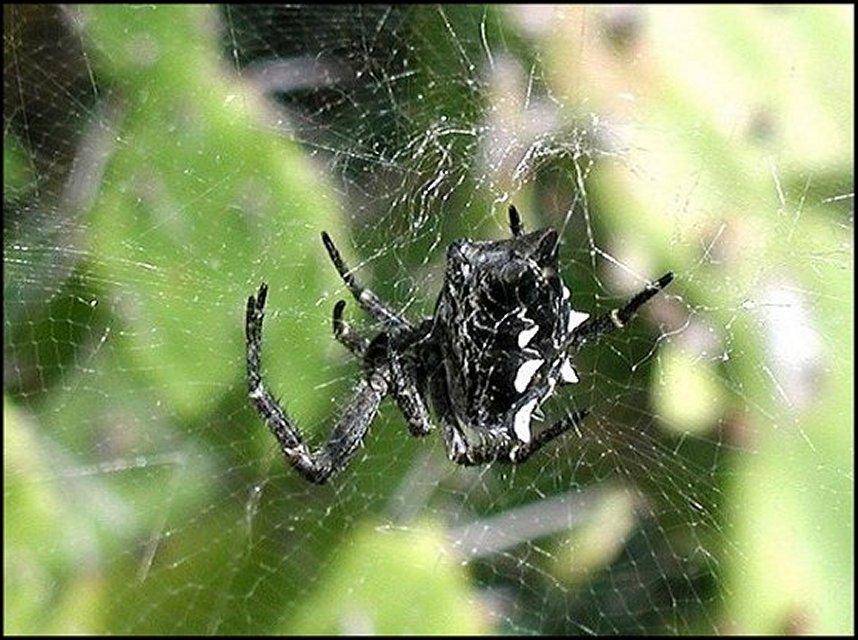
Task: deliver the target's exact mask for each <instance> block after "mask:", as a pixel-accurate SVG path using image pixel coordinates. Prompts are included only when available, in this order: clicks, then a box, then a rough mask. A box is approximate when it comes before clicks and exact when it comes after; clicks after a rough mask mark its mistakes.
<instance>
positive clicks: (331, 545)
mask: <svg viewBox="0 0 858 640" xmlns="http://www.w3.org/2000/svg"><path fill="white" fill-rule="evenodd" d="M852 19H853V13H852V9H851V8H846V7H827V8H816V7H791V8H781V9H769V8H734V7H718V8H705V9H700V8H684V9H683V8H670V9H666V8H639V7H623V8H608V7H585V8H571V7H563V8H556V7H545V6H521V7H480V6H468V7H464V6H452V5H451V6H431V7H430V6H412V7H386V6H379V5H373V6H324V7H298V6H288V7H286V6H283V7H280V6H264V7H262V6H248V5H241V6H224V7H215V8H211V7H209V8H207V7H166V6H165V7H149V6H147V7H94V6H93V7H86V8H81V9H78V8H70V7H45V6H42V7H39V6H33V7H11V8H10V7H8V6H7V7H4V54H5V55H4V89H5V96H6V97H5V99H4V125H5V126H4V169H5V171H4V175H5V178H4V211H5V214H4V232H5V237H4V266H5V278H4V372H5V375H4V380H5V386H6V395H5V397H4V418H5V420H4V422H5V427H4V445H5V447H4V478H5V490H4V515H5V516H6V518H5V523H6V524H5V525H4V533H5V563H4V580H5V587H6V589H5V592H4V593H5V595H4V613H5V627H4V628H5V630H7V631H8V632H18V633H21V632H25V633H44V632H58V633H69V632H95V633H99V632H111V633H116V632H119V633H153V632H154V633H170V634H173V633H224V634H226V633H254V634H256V633H445V634H446V633H449V634H453V633H456V634H458V633H534V634H535V633H540V634H541V633H569V634H602V633H611V634H615V633H635V634H643V633H676V634H686V633H734V632H755V633H772V632H774V633H785V632H789V633H799V632H801V633H805V632H811V633H826V632H828V633H831V632H833V633H848V632H850V631H852V625H853V614H852V609H853V605H854V594H853V586H852V585H853V579H854V576H853V556H852V550H851V549H852V518H853V508H852V495H853V493H852V492H853V488H852V484H853V464H852V451H853V438H852V429H851V424H852V420H853V409H852V401H853V395H852V386H851V385H852V377H853V361H852V356H853V351H852V337H853V306H852V296H853V289H852V277H853V245H852V227H853V218H852V189H853V175H852V171H853V147H852V145H851V140H852V134H853V133H854V124H853V119H852V111H853V84H852V82H853V81H852V59H853V54H854V51H853V49H854V47H853V31H852V26H851V25H852ZM510 203H514V204H515V205H516V206H517V207H518V209H519V210H520V211H521V212H522V215H523V221H524V224H525V225H526V228H528V229H536V228H541V227H546V226H552V227H554V228H556V229H558V231H559V232H560V235H561V238H562V244H561V249H560V251H561V267H562V271H563V277H564V279H565V281H566V283H567V284H568V286H569V288H570V289H571V291H572V303H573V306H574V308H575V309H577V310H579V311H585V312H588V313H604V312H606V311H609V310H610V309H612V308H615V307H616V306H618V305H619V304H620V303H621V302H622V301H623V300H624V299H626V298H627V297H628V296H629V295H631V294H633V293H634V292H635V291H637V290H639V289H641V288H642V287H643V286H645V285H646V283H647V282H649V281H650V280H652V279H655V278H656V277H658V276H660V275H661V274H662V273H664V272H665V271H667V270H672V271H674V272H675V273H676V275H677V278H676V280H675V281H674V282H673V283H672V284H671V285H670V287H669V288H668V289H667V290H666V291H665V292H664V293H662V294H660V295H659V296H657V297H656V298H654V299H653V300H652V301H651V302H650V303H648V304H647V305H646V307H645V308H644V309H642V311H641V313H640V314H639V316H638V317H637V318H636V319H635V320H634V321H633V322H632V323H631V324H630V326H629V327H627V328H626V329H624V330H623V331H622V332H617V333H615V334H612V335H611V336H609V337H606V338H604V339H603V340H601V341H600V342H599V343H597V344H589V345H586V346H585V348H584V349H582V350H581V352H580V353H578V354H576V356H575V365H576V369H577V370H578V372H579V374H580V377H581V381H580V382H579V383H578V384H577V385H575V386H573V387H571V388H569V389H564V390H563V392H562V393H559V394H558V395H557V396H556V397H555V398H553V399H552V400H551V401H550V402H549V403H547V404H546V405H545V406H544V407H543V413H544V415H543V416H537V418H538V419H540V420H542V421H543V422H542V424H543V425H545V426H547V425H548V424H550V423H551V422H552V421H553V420H554V419H557V418H559V417H562V416H563V415H568V414H570V413H571V412H573V411H576V410H580V409H583V408H589V409H590V410H591V411H592V414H591V415H590V416H589V417H588V418H587V420H586V421H585V422H584V423H583V424H582V425H580V426H579V427H578V428H577V429H576V430H574V431H573V432H571V433H569V434H567V435H566V436H565V437H563V438H562V439H559V440H558V441H556V442H554V443H551V444H550V445H549V446H547V447H546V448H545V449H544V450H542V451H540V452H539V453H538V454H536V455H534V456H533V457H532V458H531V459H530V460H528V461H527V462H526V463H525V464H523V465H517V466H510V465H502V464H494V465H487V466H483V467H477V468H460V467H458V466H457V465H455V464H453V463H451V462H449V461H448V460H447V459H446V456H445V452H444V448H443V444H442V442H441V438H440V437H439V435H438V433H437V432H436V433H435V434H433V435H431V436H429V437H428V438H425V439H419V440H418V439H414V438H410V437H408V435H407V430H406V428H405V425H404V423H403V420H402V417H401V415H400V414H399V413H398V411H397V410H396V408H395V406H394V405H393V403H390V402H389V401H388V402H386V403H385V404H384V405H383V408H382V411H381V414H380V415H379V417H378V418H377V419H376V420H375V422H374V423H373V425H372V427H371V429H370V433H369V435H368V437H367V439H366V441H365V443H364V446H363V447H362V448H361V449H360V450H359V452H358V454H357V455H356V456H355V457H354V459H353V460H352V462H351V463H350V465H349V466H348V467H347V468H346V470H345V471H343V472H342V473H341V474H339V475H338V476H335V477H334V478H333V479H332V481H331V482H330V483H329V484H328V485H326V486H323V487H316V486H311V485H308V484H307V483H305V482H304V481H303V480H301V479H300V478H299V477H298V476H297V474H295V473H294V472H293V471H292V470H291V469H290V468H288V466H287V465H286V464H285V463H284V461H283V459H282V457H281V456H280V454H279V452H278V451H277V447H276V446H275V443H274V440H273V438H272V437H271V435H270V434H269V433H268V432H267V430H266V428H265V427H264V425H263V424H262V423H261V421H260V420H259V418H258V417H257V416H256V415H255V413H254V411H253V409H252V408H251V407H250V405H249V403H248V401H247V398H246V383H245V380H244V367H245V364H244V354H243V348H244V343H243V339H244V337H243V320H244V317H243V314H244V305H245V301H246V299H247V296H248V295H250V294H251V293H253V292H254V291H255V290H256V288H257V287H258V286H259V283H260V282H261V281H263V280H264V281H266V282H268V283H269V285H270V288H271V291H270V295H269V302H268V307H267V319H266V326H265V333H264V342H263V344H264V347H263V364H264V369H265V375H266V379H267V381H268V384H269V385H270V386H271V388H272V389H273V390H274V391H275V393H277V394H279V395H280V396H281V397H282V398H283V402H284V404H285V405H286V406H288V408H289V411H290V412H291V413H292V414H293V415H294V416H295V417H296V418H297V420H298V422H299V424H300V425H301V427H302V429H303V431H304V433H305V435H306V437H307V439H308V440H309V441H311V442H312V443H321V442H322V441H323V439H324V438H325V437H326V436H327V434H328V432H329V429H330V427H331V425H332V421H333V417H332V416H334V415H335V414H336V413H337V411H338V410H339V409H340V408H341V407H342V406H343V404H344V403H345V401H346V399H347V397H348V394H349V393H350V390H351V388H352V386H353V384H354V383H355V381H356V380H357V378H358V376H359V375H360V370H359V366H358V364H357V363H355V362H353V361H352V359H351V358H350V356H349V355H348V353H347V352H346V351H345V350H344V349H343V348H342V347H341V346H340V345H338V344H336V342H335V341H334V340H333V339H332V336H331V329H330V313H331V309H332V307H333V305H334V303H335V302H336V301H337V300H339V299H346V300H347V302H348V304H347V306H346V311H345V313H346V317H347V319H348V321H349V322H350V323H351V324H352V325H353V326H354V328H355V329H356V330H359V331H362V332H364V333H366V334H368V335H372V333H373V331H376V330H377V329H378V328H377V327H374V326H373V325H372V322H371V320H370V319H369V318H368V317H366V316H365V314H363V313H362V312H361V311H360V310H359V309H358V307H357V305H356V304H355V303H354V301H353V300H351V299H349V297H348V295H347V291H346V290H345V288H344V286H343V285H342V283H341V282H340V281H339V280H338V278H337V275H336V272H335V270H334V269H333V267H332V266H331V265H330V264H329V263H328V261H327V257H326V255H325V252H324V249H323V247H322V244H321V242H320V241H319V232H320V231H322V230H327V231H328V232H329V233H330V234H331V235H332V237H333V238H334V241H335V242H336V243H337V246H338V247H339V248H340V250H341V251H342V252H343V254H344V256H345V258H346V260H347V261H348V263H349V265H350V266H352V267H353V268H354V269H355V273H356V274H357V276H358V277H359V278H360V279H361V281H362V282H364V283H366V284H367V285H369V286H370V287H371V288H372V290H373V291H375V292H376V293H377V294H378V295H379V296H380V297H382V298H383V299H384V300H387V301H389V302H390V304H391V305H392V306H393V307H394V308H396V309H397V310H400V311H401V312H402V313H403V314H405V315H406V316H407V317H409V318H415V319H416V318H419V317H421V316H425V315H431V313H432V310H433V305H434V302H435V299H436V296H437V292H438V290H439V287H440V283H441V279H442V277H443V268H444V254H445V250H446V247H447V246H448V245H449V243H450V242H452V241H453V240H455V239H457V238H462V237H467V238H471V239H492V238H502V237H507V235H508V229H507V224H506V218H505V215H506V208H507V206H508V205H509V204H510Z"/></svg>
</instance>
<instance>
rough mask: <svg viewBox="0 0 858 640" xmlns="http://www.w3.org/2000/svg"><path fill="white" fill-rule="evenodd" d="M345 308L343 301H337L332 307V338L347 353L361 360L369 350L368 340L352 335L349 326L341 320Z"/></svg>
mask: <svg viewBox="0 0 858 640" xmlns="http://www.w3.org/2000/svg"><path fill="white" fill-rule="evenodd" d="M345 306H346V301H345V300H338V301H337V304H335V305H334V317H333V326H334V338H336V339H337V341H338V342H339V343H340V344H342V345H343V346H345V347H346V348H347V349H348V350H349V351H351V352H352V353H353V354H355V355H356V356H357V357H359V358H361V359H362V358H363V357H364V355H365V354H366V350H367V349H369V340H368V339H367V338H364V337H363V336H361V335H358V334H356V333H354V332H353V331H352V329H351V327H350V326H349V324H348V323H347V322H346V321H345V320H343V309H344V308H345Z"/></svg>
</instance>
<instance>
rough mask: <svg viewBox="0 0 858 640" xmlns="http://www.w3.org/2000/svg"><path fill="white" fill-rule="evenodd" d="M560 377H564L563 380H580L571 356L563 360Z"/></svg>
mask: <svg viewBox="0 0 858 640" xmlns="http://www.w3.org/2000/svg"><path fill="white" fill-rule="evenodd" d="M560 377H561V378H562V379H563V382H569V383H574V382H578V373H577V372H576V371H575V369H574V368H573V367H572V364H571V363H570V362H569V358H566V359H565V360H563V364H561V365H560Z"/></svg>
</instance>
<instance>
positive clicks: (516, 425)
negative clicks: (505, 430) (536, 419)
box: [513, 398, 538, 442]
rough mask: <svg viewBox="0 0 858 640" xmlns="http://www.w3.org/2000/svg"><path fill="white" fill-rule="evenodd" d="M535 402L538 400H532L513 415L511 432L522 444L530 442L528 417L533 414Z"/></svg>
mask: <svg viewBox="0 0 858 640" xmlns="http://www.w3.org/2000/svg"><path fill="white" fill-rule="evenodd" d="M537 401H538V399H537V398H534V399H533V400H531V401H530V402H527V403H525V404H524V406H522V408H521V409H519V410H518V412H517V413H516V414H515V420H514V421H513V430H514V431H515V435H516V436H517V437H518V439H519V440H521V441H522V442H530V415H531V414H532V413H533V410H534V408H535V407H536V403H537Z"/></svg>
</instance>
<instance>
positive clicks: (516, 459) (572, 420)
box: [509, 409, 590, 464]
mask: <svg viewBox="0 0 858 640" xmlns="http://www.w3.org/2000/svg"><path fill="white" fill-rule="evenodd" d="M588 415H590V412H589V411H587V410H586V409H584V410H583V411H577V412H575V413H573V414H572V415H571V416H567V417H566V418H564V419H562V420H558V421H557V422H555V423H554V424H552V425H551V426H550V427H548V428H547V429H543V430H542V431H540V432H539V433H537V434H535V435H534V437H533V439H532V440H531V441H530V442H528V443H527V444H524V445H522V446H520V447H518V448H517V449H513V450H512V452H511V453H510V457H509V462H513V463H515V464H518V463H520V462H524V461H525V460H527V459H528V458H529V457H530V456H532V455H533V454H534V453H536V452H537V451H539V450H540V449H541V448H542V447H544V446H545V445H546V444H548V443H549V442H551V441H552V440H554V439H555V438H558V437H560V436H562V435H563V434H564V433H566V432H567V431H569V429H571V428H572V427H574V426H575V425H577V424H580V423H581V421H582V420H583V419H584V418H586V417H587V416H588Z"/></svg>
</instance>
